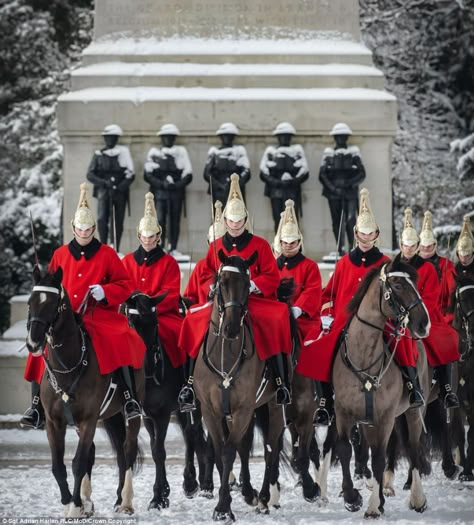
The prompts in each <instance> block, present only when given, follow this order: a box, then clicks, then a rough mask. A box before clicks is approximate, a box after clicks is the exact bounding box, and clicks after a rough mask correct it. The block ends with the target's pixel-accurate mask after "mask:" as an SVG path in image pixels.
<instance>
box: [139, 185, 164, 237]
mask: <svg viewBox="0 0 474 525" xmlns="http://www.w3.org/2000/svg"><path fill="white" fill-rule="evenodd" d="M137 233H139V234H140V235H143V236H144V237H151V236H152V235H155V234H160V233H161V226H160V225H159V224H158V219H157V216H156V209H155V198H154V196H153V193H151V192H150V191H149V192H148V193H147V194H146V195H145V213H144V215H143V217H142V218H141V219H140V222H139V223H138V227H137Z"/></svg>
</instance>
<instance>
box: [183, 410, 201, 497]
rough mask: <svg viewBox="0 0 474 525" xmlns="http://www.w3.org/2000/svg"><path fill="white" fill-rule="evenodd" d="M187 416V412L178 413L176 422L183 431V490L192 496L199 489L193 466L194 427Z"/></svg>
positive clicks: (188, 495)
mask: <svg viewBox="0 0 474 525" xmlns="http://www.w3.org/2000/svg"><path fill="white" fill-rule="evenodd" d="M189 418H190V414H189V413H182V412H179V413H178V422H179V425H180V427H181V430H182V432H183V437H184V445H185V458H184V472H183V490H184V495H185V496H186V497H187V498H192V497H194V496H195V495H196V493H197V492H198V491H199V484H198V481H197V478H196V468H195V467H194V452H195V448H194V447H195V439H194V433H195V429H194V428H193V427H194V425H193V423H192V422H191V421H190V419H189Z"/></svg>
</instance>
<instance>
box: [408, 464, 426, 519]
mask: <svg viewBox="0 0 474 525" xmlns="http://www.w3.org/2000/svg"><path fill="white" fill-rule="evenodd" d="M409 505H410V508H412V509H421V508H423V507H424V506H425V505H426V496H425V493H424V492H423V485H422V484H421V477H420V473H419V472H418V469H416V468H414V469H413V472H412V482H411V492H410V502H409Z"/></svg>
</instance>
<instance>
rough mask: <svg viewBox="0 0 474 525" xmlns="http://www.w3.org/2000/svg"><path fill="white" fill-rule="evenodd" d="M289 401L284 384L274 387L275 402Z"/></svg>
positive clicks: (287, 391) (288, 402)
mask: <svg viewBox="0 0 474 525" xmlns="http://www.w3.org/2000/svg"><path fill="white" fill-rule="evenodd" d="M290 403H291V394H290V391H289V390H288V388H287V387H286V386H285V385H280V386H279V387H278V388H277V389H276V404H277V405H289V404H290Z"/></svg>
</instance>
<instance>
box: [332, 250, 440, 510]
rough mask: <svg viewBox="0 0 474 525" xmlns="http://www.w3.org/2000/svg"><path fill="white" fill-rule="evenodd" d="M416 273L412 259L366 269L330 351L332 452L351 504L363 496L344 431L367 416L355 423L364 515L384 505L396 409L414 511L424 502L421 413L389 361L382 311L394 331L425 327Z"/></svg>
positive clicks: (418, 333) (418, 332)
mask: <svg viewBox="0 0 474 525" xmlns="http://www.w3.org/2000/svg"><path fill="white" fill-rule="evenodd" d="M416 276H417V274H416V270H415V269H414V268H413V267H411V266H409V265H406V264H404V263H403V262H401V261H399V260H398V259H395V260H394V261H391V262H390V263H386V264H384V265H383V266H382V267H381V268H376V269H374V270H372V271H371V272H369V273H368V274H367V275H366V277H365V278H364V281H363V282H362V283H361V285H360V287H359V289H358V291H357V293H356V294H355V296H354V297H353V299H352V300H351V302H350V304H349V306H348V308H349V310H350V311H351V312H352V313H353V315H352V317H351V318H350V320H349V322H348V324H347V325H346V328H345V330H344V332H343V336H342V338H341V342H340V345H339V348H338V351H337V354H336V356H335V361H334V366H333V371H332V379H333V385H334V391H335V411H336V425H337V434H338V439H337V444H336V452H337V456H338V457H339V460H340V462H341V467H342V473H343V496H344V502H345V507H346V509H348V510H350V511H353V512H355V511H357V510H359V509H360V508H361V507H362V497H361V495H360V493H359V491H358V490H357V489H355V488H354V485H353V482H352V479H351V473H350V459H351V455H352V446H351V443H350V434H351V429H352V427H353V426H354V424H356V423H358V422H364V421H367V420H369V421H370V425H361V429H362V432H363V435H364V438H365V439H366V440H367V443H368V445H369V448H370V452H371V458H372V471H373V477H374V479H373V490H372V494H371V497H370V499H369V504H368V508H367V510H366V512H365V517H367V518H377V517H379V516H380V515H381V514H382V513H383V512H384V503H385V498H384V494H383V474H384V468H385V462H386V449H387V443H388V441H389V438H390V435H391V433H392V430H393V427H394V423H395V418H396V417H397V416H399V415H401V414H405V417H406V419H407V426H408V433H409V455H410V466H411V468H412V477H413V481H412V485H411V494H410V501H409V506H410V508H412V509H414V510H416V511H417V512H423V511H424V510H425V509H426V497H425V495H424V492H423V487H422V484H421V478H420V470H421V466H420V457H419V454H418V443H419V440H420V436H421V432H422V420H421V418H420V414H419V413H418V411H415V410H408V408H409V401H408V392H407V390H406V389H405V388H404V385H403V379H402V375H401V373H400V370H399V368H398V367H397V366H396V365H395V364H393V362H392V361H393V353H392V352H391V351H390V350H389V345H388V344H387V343H386V342H385V340H384V326H385V322H386V320H387V319H388V318H390V319H391V320H392V322H393V323H394V325H395V330H396V331H397V332H402V333H403V332H404V330H406V329H407V328H408V329H409V330H410V332H411V334H412V335H413V336H414V337H417V338H422V337H426V336H427V335H428V333H429V329H430V319H429V315H428V312H427V309H426V307H425V305H424V303H423V301H422V299H421V297H420V295H419V293H418V290H417V288H416V284H415V283H416ZM418 352H419V357H418V362H417V368H418V374H419V377H420V383H421V385H422V388H423V390H424V391H425V392H428V391H429V386H430V381H431V377H430V373H429V369H428V365H427V359H426V353H425V351H424V347H423V345H422V344H421V343H419V342H418Z"/></svg>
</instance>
